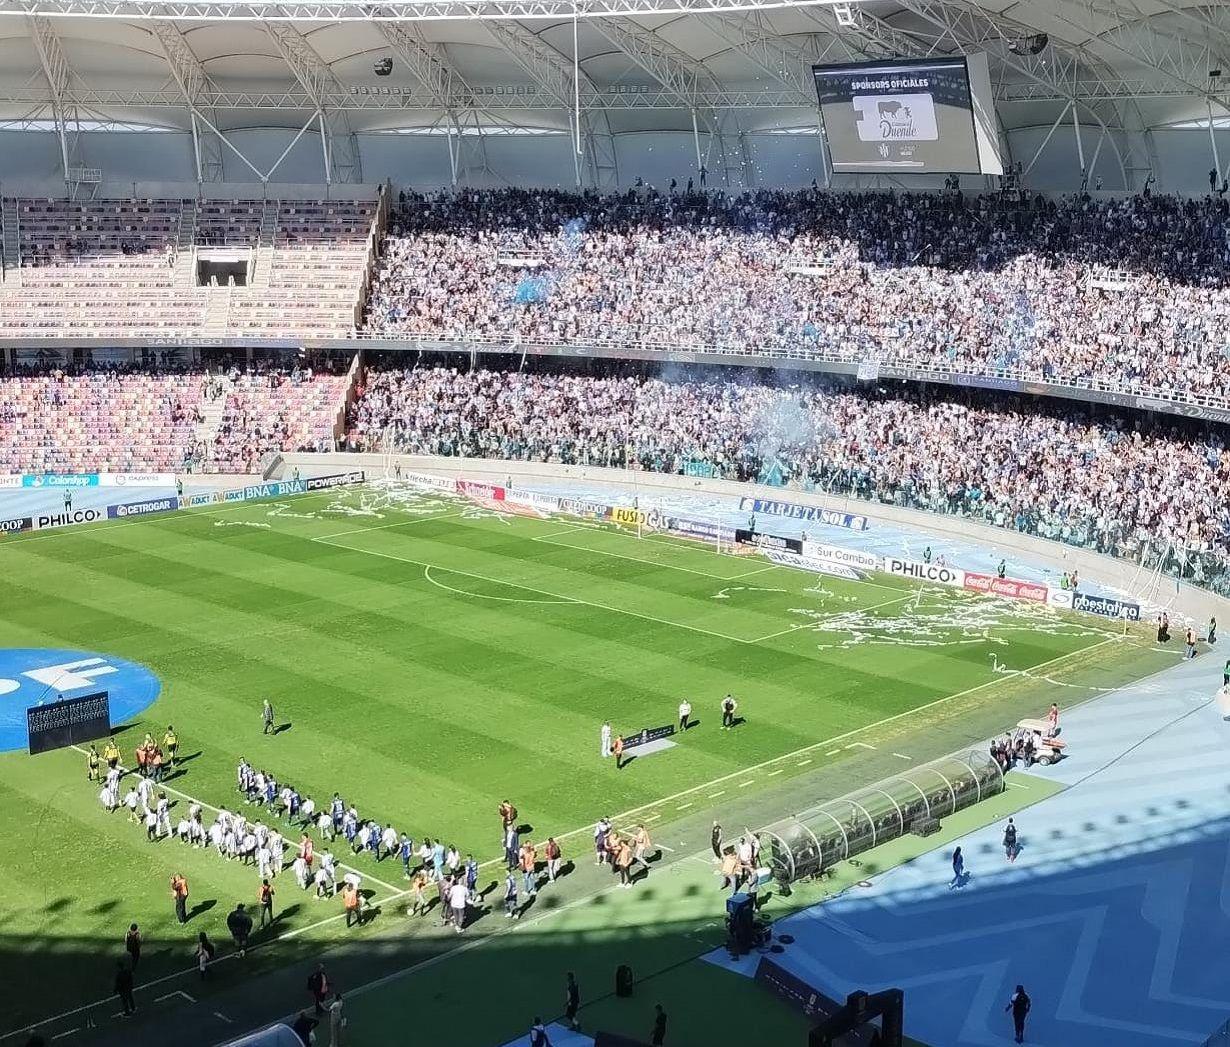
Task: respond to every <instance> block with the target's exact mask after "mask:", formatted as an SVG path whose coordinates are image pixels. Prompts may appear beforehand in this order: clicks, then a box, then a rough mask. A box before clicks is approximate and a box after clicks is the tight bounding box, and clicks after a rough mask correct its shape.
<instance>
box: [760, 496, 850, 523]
mask: <svg viewBox="0 0 1230 1047" xmlns="http://www.w3.org/2000/svg"><path fill="white" fill-rule="evenodd" d="M739 508H740V509H741V510H743V512H745V513H759V514H760V515H762V516H784V517H786V518H787V519H790V520H803V521H805V522H807V523H820V524H828V525H829V526H830V527H845V528H847V529H848V530H851V531H865V530H867V517H865V516H858V515H856V514H854V513H840V512H837V510H835V509H821V508H820V507H819V506H815V505H796V504H795V503H794V502H778V501H775V500H774V499H772V498H747V497H743V498H740V499H739Z"/></svg>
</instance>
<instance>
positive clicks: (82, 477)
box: [21, 473, 98, 487]
mask: <svg viewBox="0 0 1230 1047" xmlns="http://www.w3.org/2000/svg"><path fill="white" fill-rule="evenodd" d="M21 486H22V487H97V486H98V474H97V473H46V474H38V475H29V474H27V475H25V476H23V477H22V478H21Z"/></svg>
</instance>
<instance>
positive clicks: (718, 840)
mask: <svg viewBox="0 0 1230 1047" xmlns="http://www.w3.org/2000/svg"><path fill="white" fill-rule="evenodd" d="M709 846H710V847H712V848H713V857H715V858H716V859H717V860H718V861H721V860H722V827H721V826H720V825H718V823H717V822H714V823H713V831H712V832H711V833H710V834H709Z"/></svg>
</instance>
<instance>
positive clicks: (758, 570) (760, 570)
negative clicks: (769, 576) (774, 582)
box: [727, 563, 777, 582]
mask: <svg viewBox="0 0 1230 1047" xmlns="http://www.w3.org/2000/svg"><path fill="white" fill-rule="evenodd" d="M776 566H777V564H775V563H771V564H769V566H768V567H757V568H756V570H754V571H744V572H743V573H742V574H732V575H731V576H730V578H729V579H727V580H728V581H731V582H733V581H737V580H738V579H740V578H750V577H751V576H752V575H754V574H764V573H765V571H771V570H773V569H774V568H775V567H776Z"/></svg>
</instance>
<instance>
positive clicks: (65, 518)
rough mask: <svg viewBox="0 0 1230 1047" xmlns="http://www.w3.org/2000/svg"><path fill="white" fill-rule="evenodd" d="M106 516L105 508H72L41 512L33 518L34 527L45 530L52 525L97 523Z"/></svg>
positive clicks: (65, 525) (37, 529)
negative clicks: (55, 511)
mask: <svg viewBox="0 0 1230 1047" xmlns="http://www.w3.org/2000/svg"><path fill="white" fill-rule="evenodd" d="M106 518H107V510H106V509H103V508H101V507H99V508H97V509H72V510H70V511H69V512H66V513H42V514H41V515H39V516H36V517H35V518H34V529H35V530H36V531H46V530H49V529H50V528H53V527H68V526H69V525H70V524H83V523H97V522H98V521H99V520H105V519H106Z"/></svg>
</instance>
